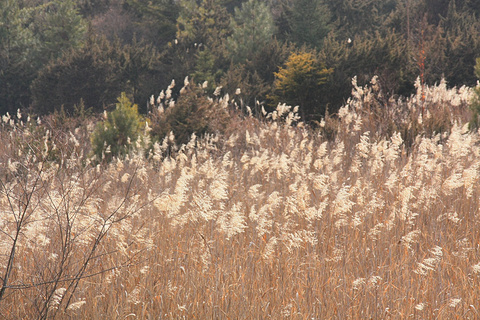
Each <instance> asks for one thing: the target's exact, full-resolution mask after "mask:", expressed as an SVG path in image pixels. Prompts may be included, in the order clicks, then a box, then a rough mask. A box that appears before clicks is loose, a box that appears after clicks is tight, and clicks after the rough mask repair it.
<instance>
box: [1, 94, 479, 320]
mask: <svg viewBox="0 0 480 320" xmlns="http://www.w3.org/2000/svg"><path fill="white" fill-rule="evenodd" d="M360 89H361V90H365V91H363V92H359V91H358V90H360ZM431 90H432V92H434V90H440V91H439V92H437V93H432V95H431V97H432V100H429V101H431V103H432V105H433V104H434V103H436V106H438V105H441V106H447V105H448V106H452V105H453V106H454V107H455V108H465V101H466V98H465V97H467V96H468V95H467V94H466V93H462V92H458V91H452V90H448V89H446V88H441V89H438V87H435V88H431ZM440 93H442V94H444V95H445V98H444V100H442V101H441V102H438V101H437V100H438V99H439V97H438V95H439V94H440ZM369 94H371V91H368V89H365V88H357V91H356V92H354V95H353V97H352V100H351V101H349V105H348V109H346V108H345V109H343V110H342V111H341V113H340V118H339V119H338V125H339V127H338V132H337V134H336V138H335V141H327V140H326V139H325V138H324V137H322V135H321V133H319V132H314V131H310V130H308V129H305V128H303V127H302V126H292V125H288V124H286V123H285V121H283V120H279V119H280V118H282V115H280V114H278V112H277V114H276V115H275V116H274V117H276V118H277V120H275V121H270V122H259V121H257V120H255V119H252V118H247V119H243V120H238V121H241V123H239V124H238V130H235V132H233V133H232V134H231V135H230V136H227V137H216V136H207V137H203V138H201V139H197V140H192V142H191V143H190V144H189V145H188V146H184V147H183V148H180V150H179V151H177V152H176V153H174V154H172V155H171V156H170V157H164V156H162V154H161V151H162V146H160V145H157V146H156V147H155V148H154V150H157V151H158V152H157V153H156V154H151V155H150V156H149V158H148V159H145V158H144V157H143V156H142V155H141V151H139V152H138V154H134V155H131V157H129V158H128V159H124V160H115V161H113V162H112V163H110V164H108V165H104V166H96V167H95V166H94V165H92V164H89V163H88V161H87V160H86V159H87V156H86V155H85V152H84V150H83V149H82V143H83V142H84V141H88V138H87V137H86V136H87V135H88V132H84V131H82V130H77V131H75V132H72V133H71V136H70V134H65V135H63V136H62V135H61V134H58V135H55V132H48V133H46V132H44V131H41V132H40V134H39V135H40V136H42V137H46V138H45V139H44V141H43V140H41V139H32V138H31V136H32V135H33V134H34V133H35V132H37V131H33V129H31V127H29V124H28V123H25V124H20V120H18V119H16V120H15V123H11V124H10V123H9V121H10V120H8V119H5V122H4V123H3V125H2V130H1V131H0V134H1V139H2V142H3V145H2V147H1V148H2V149H1V150H2V152H1V153H0V163H1V165H0V168H2V169H0V173H1V181H2V186H1V187H2V190H1V199H0V208H1V209H0V215H1V219H0V224H1V225H0V226H1V230H2V233H1V234H0V250H1V251H0V254H1V256H0V275H1V276H2V279H1V280H3V279H4V277H5V275H6V273H7V269H6V268H7V260H8V257H9V255H10V252H11V251H10V249H11V246H12V242H13V239H14V238H15V234H16V227H17V226H18V225H19V222H20V220H19V219H20V218H22V217H23V219H24V220H23V221H22V223H23V224H22V225H21V226H22V230H21V232H19V233H18V244H17V248H16V249H17V251H16V253H15V259H14V260H15V261H14V263H13V267H12V271H11V274H10V276H9V280H8V284H7V287H6V288H5V292H4V295H3V297H2V298H1V300H0V315H1V316H0V318H5V319H17V318H39V317H43V318H54V317H56V318H60V319H63V318H65V319H68V318H76V319H134V318H138V319H158V318H160V319H183V318H185V319H207V318H208V319H268V318H271V319H370V318H372V319H409V318H414V319H431V318H438V319H478V318H480V307H479V305H478V302H479V301H480V289H479V288H480V266H479V265H480V255H479V245H480V231H479V230H480V228H479V227H480V225H479V224H480V223H479V222H478V221H480V217H479V199H480V189H479V187H478V180H479V178H480V175H479V169H480V145H479V142H480V138H479V135H478V133H471V132H468V131H467V130H466V126H465V125H463V124H462V123H461V122H457V123H455V121H453V120H452V124H451V129H450V131H449V132H448V133H447V134H443V135H433V136H428V135H425V134H423V135H422V134H421V133H420V134H419V135H418V136H417V137H416V138H415V139H414V143H413V145H412V146H411V147H409V148H406V146H405V144H404V141H403V139H402V136H401V135H400V134H392V135H390V136H387V137H382V136H379V135H377V134H376V133H375V132H374V131H372V130H373V129H372V124H371V123H369V122H367V121H366V120H365V114H364V113H363V111H362V110H363V109H362V108H363V107H364V106H365V104H366V103H368V101H370V100H369V99H371V96H369ZM459 96H460V97H459ZM433 97H436V99H437V100H435V101H436V102H435V101H433ZM455 99H459V100H458V101H459V102H458V103H457V102H455V101H456V100H455ZM454 100H455V101H454ZM452 101H454V102H452ZM427 102H428V101H427ZM397 103H398V104H401V102H397ZM404 104H410V107H412V108H413V107H415V104H418V101H415V98H414V97H413V98H412V99H411V100H409V101H408V102H404ZM285 111H286V113H285V114H284V115H283V118H285V117H288V114H289V112H290V109H288V108H287V109H286V110H285ZM292 116H293V114H292V115H290V119H291V118H292ZM270 117H271V116H270ZM459 121H460V120H459ZM30 122H32V121H30ZM37 129H38V128H37ZM32 132H33V133H32ZM65 137H67V138H65ZM68 137H70V138H68ZM72 137H74V138H72ZM60 138H61V139H60ZM42 139H43V138H42ZM59 139H60V140H59ZM62 139H63V140H62ZM39 140H40V141H41V143H39V142H38V141H39ZM56 141H61V142H62V144H61V145H55V143H56ZM75 141H77V143H75ZM78 141H80V143H78ZM26 142H28V143H31V146H32V148H31V149H29V148H25V143H26ZM34 142H37V143H36V146H34V145H33V144H34ZM45 148H49V149H48V150H46V149H45ZM19 150H21V151H19ZM52 150H57V151H55V152H53V153H52ZM26 154H29V156H27V157H26V158H25V155H26ZM42 154H44V156H43V157H42ZM48 154H50V155H52V154H54V155H56V156H55V157H54V158H53V159H48V157H47V155H48ZM23 159H27V160H23ZM17 163H18V164H17ZM33 188H34V189H33ZM32 190H33V191H32ZM30 195H31V197H30V198H28V197H29V196H30ZM23 213H25V214H23ZM22 214H23V215H22ZM92 249H94V250H92ZM77 278H78V281H77Z"/></svg>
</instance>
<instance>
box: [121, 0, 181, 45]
mask: <svg viewBox="0 0 480 320" xmlns="http://www.w3.org/2000/svg"><path fill="white" fill-rule="evenodd" d="M124 9H125V11H126V12H128V13H131V14H132V16H133V17H134V19H133V24H134V26H135V32H136V37H138V38H139V39H141V40H144V41H148V42H149V43H151V44H153V45H154V46H155V47H157V48H161V47H163V46H164V45H166V44H167V43H168V42H169V41H172V40H173V39H174V38H175V33H176V21H177V18H178V15H179V11H180V7H179V5H178V3H177V1H175V0H153V1H152V0H125V4H124Z"/></svg>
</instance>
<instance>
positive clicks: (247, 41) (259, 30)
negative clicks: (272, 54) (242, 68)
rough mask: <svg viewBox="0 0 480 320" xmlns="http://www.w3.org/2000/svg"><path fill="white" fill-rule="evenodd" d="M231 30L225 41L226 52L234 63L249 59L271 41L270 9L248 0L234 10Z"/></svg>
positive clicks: (255, 0)
mask: <svg viewBox="0 0 480 320" xmlns="http://www.w3.org/2000/svg"><path fill="white" fill-rule="evenodd" d="M231 28H232V30H233V33H232V35H231V36H230V37H229V38H228V39H227V50H228V52H229V53H230V56H231V58H232V61H233V62H234V63H239V62H244V61H246V60H247V59H251V58H252V56H253V55H254V53H255V52H256V51H258V50H260V49H261V48H262V46H265V45H266V44H267V43H269V42H270V41H272V37H273V35H274V33H275V24H274V21H273V16H272V13H271V12H270V8H269V7H268V6H267V5H266V4H265V3H264V2H262V1H258V0H249V1H247V2H245V3H243V4H242V7H241V8H236V9H235V16H234V17H233V19H232V20H231Z"/></svg>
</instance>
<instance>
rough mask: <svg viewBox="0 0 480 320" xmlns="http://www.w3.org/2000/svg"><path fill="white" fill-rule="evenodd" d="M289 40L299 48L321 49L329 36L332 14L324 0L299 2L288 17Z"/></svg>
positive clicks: (300, 0)
mask: <svg viewBox="0 0 480 320" xmlns="http://www.w3.org/2000/svg"><path fill="white" fill-rule="evenodd" d="M288 22H289V25H290V30H291V31H290V34H289V39H290V40H291V41H293V42H295V43H296V44H298V45H299V46H302V45H308V46H311V47H315V48H319V47H320V46H321V44H322V41H323V38H325V36H326V35H327V34H328V32H329V29H330V26H329V22H330V13H329V10H328V7H327V6H326V5H325V3H324V0H297V1H295V3H294V6H293V8H292V9H291V12H290V13H289V16H288Z"/></svg>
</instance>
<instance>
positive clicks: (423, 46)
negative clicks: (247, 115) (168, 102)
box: [0, 0, 480, 121]
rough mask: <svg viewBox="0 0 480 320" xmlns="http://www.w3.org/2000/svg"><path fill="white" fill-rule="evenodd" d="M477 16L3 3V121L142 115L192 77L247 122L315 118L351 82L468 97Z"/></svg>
mask: <svg viewBox="0 0 480 320" xmlns="http://www.w3.org/2000/svg"><path fill="white" fill-rule="evenodd" d="M479 15H480V1H478V0H465V1H459V0H457V1H453V0H452V1H450V0H438V1H437V0H435V1H433V0H387V1H384V0H359V1H353V0H267V1H259V0H249V1H242V0H148V1H147V0H62V1H60V0H53V1H46V0H20V1H17V0H4V1H2V2H1V3H0V114H5V113H6V112H9V113H10V114H14V113H16V111H17V109H19V108H20V109H22V110H28V112H29V113H32V114H49V113H52V112H54V111H55V110H57V111H59V110H61V109H62V108H63V110H64V111H65V112H66V113H67V114H69V115H74V114H75V112H74V110H75V109H76V108H75V107H78V106H80V105H82V107H85V108H86V109H90V110H92V111H95V112H103V110H104V109H107V110H109V108H110V109H111V107H112V106H114V104H115V102H116V98H117V97H119V96H120V94H121V92H126V94H127V96H128V97H129V98H130V100H131V101H132V102H134V103H137V104H138V105H139V108H140V112H142V113H146V112H147V108H148V107H147V106H148V101H149V97H150V96H151V95H152V94H157V93H158V92H159V91H160V90H161V89H164V88H166V87H167V86H168V85H169V84H170V83H171V81H172V79H173V80H175V81H176V82H177V83H179V82H182V81H183V80H184V78H185V77H186V76H189V79H190V81H192V82H194V83H197V84H202V83H204V82H205V81H208V86H207V88H206V89H207V90H206V91H207V92H208V93H210V94H211V93H213V91H214V90H215V88H216V87H219V86H222V88H223V91H222V93H230V94H233V93H234V92H237V93H239V95H237V98H238V100H239V101H241V106H243V108H244V107H245V106H249V107H250V108H252V109H253V112H256V113H258V112H259V110H260V105H264V106H265V108H266V109H267V111H271V110H274V108H275V107H276V105H277V103H278V102H285V103H287V104H290V105H298V104H300V108H301V109H300V115H301V116H302V117H303V118H304V120H308V121H310V120H320V118H321V117H322V116H324V115H325V112H326V110H328V112H329V113H336V111H338V109H339V108H340V106H341V105H342V104H343V103H344V102H345V101H346V99H347V97H348V96H349V95H350V93H351V89H352V86H351V79H352V78H353V77H354V76H357V82H358V84H359V85H364V84H366V83H368V81H370V79H371V78H372V77H373V76H374V75H377V76H378V81H379V85H380V86H381V88H382V91H383V92H384V96H385V97H390V96H391V95H392V94H395V95H403V96H409V95H410V94H412V93H413V92H414V82H415V80H416V79H417V77H419V78H420V80H421V82H422V84H429V85H433V84H435V83H439V82H440V80H441V79H442V77H443V78H444V79H445V80H446V83H447V85H448V86H449V87H453V86H461V85H467V86H474V85H475V84H476V81H477V78H476V77H475V74H474V71H473V70H474V65H475V58H476V57H478V56H480V16H479ZM237 88H239V89H240V90H239V91H237ZM178 90H180V88H179V87H177V88H174V89H173V93H172V94H173V95H174V96H177V95H178ZM239 104H240V103H239Z"/></svg>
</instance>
